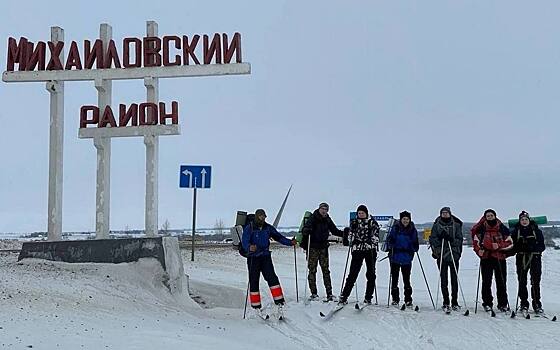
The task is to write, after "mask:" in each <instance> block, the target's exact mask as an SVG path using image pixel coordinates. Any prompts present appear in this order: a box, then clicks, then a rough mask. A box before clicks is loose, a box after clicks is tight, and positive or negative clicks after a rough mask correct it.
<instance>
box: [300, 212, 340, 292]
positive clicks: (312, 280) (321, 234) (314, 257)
mask: <svg viewBox="0 0 560 350" xmlns="http://www.w3.org/2000/svg"><path fill="white" fill-rule="evenodd" d="M328 212H329V205H328V204H327V203H321V204H319V208H318V209H316V210H315V211H314V212H313V215H311V217H310V218H309V220H307V222H306V224H305V226H304V227H303V237H302V240H301V243H300V246H301V247H302V248H303V249H304V250H306V251H307V248H308V247H309V251H308V252H307V268H308V270H309V274H308V276H307V280H308V282H309V290H310V292H311V296H310V300H317V299H318V298H319V295H318V294H317V280H316V275H317V264H319V265H320V266H321V271H322V272H323V283H324V285H325V291H326V294H327V297H326V299H325V301H333V300H334V299H335V297H334V295H333V293H332V282H331V272H330V270H329V241H328V239H329V233H332V234H333V235H335V236H338V237H342V236H343V233H344V232H343V231H341V230H339V229H338V228H337V227H336V225H335V224H334V222H333V221H332V219H331V217H330V216H329V214H328Z"/></svg>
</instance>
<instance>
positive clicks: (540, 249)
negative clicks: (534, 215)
mask: <svg viewBox="0 0 560 350" xmlns="http://www.w3.org/2000/svg"><path fill="white" fill-rule="evenodd" d="M535 235H536V236H537V242H536V245H535V249H536V250H537V252H539V253H542V252H544V250H545V248H546V246H545V244H544V235H543V233H542V231H541V229H540V228H538V227H537V228H536V229H535Z"/></svg>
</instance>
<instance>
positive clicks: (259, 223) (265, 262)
mask: <svg viewBox="0 0 560 350" xmlns="http://www.w3.org/2000/svg"><path fill="white" fill-rule="evenodd" d="M265 219H266V213H265V211H264V210H263V209H257V211H255V220H254V221H253V222H251V223H250V224H249V225H247V226H245V229H244V230H243V238H242V244H243V248H244V249H245V251H247V252H248V254H247V267H248V268H249V291H250V297H249V300H250V301H251V307H253V308H254V309H257V310H259V311H260V309H261V295H260V291H259V279H260V275H261V273H262V275H263V277H264V279H265V280H266V281H267V282H268V286H269V287H270V292H271V294H272V298H273V299H274V303H275V304H276V305H277V307H278V313H279V314H280V315H281V314H282V306H283V305H284V302H285V301H284V293H283V292H282V287H281V286H280V281H279V280H278V276H277V275H276V273H275V272H274V265H273V264H272V258H271V256H270V250H269V247H270V238H272V239H274V240H275V241H278V242H279V243H281V244H283V245H287V246H295V245H296V240H295V239H292V240H289V239H288V238H286V237H284V236H282V235H281V234H280V233H278V231H276V229H275V228H274V226H272V225H269V224H268V223H266V222H265Z"/></svg>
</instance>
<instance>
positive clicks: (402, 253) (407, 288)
mask: <svg viewBox="0 0 560 350" xmlns="http://www.w3.org/2000/svg"><path fill="white" fill-rule="evenodd" d="M399 216H400V220H399V221H398V222H397V223H396V224H395V225H394V226H393V227H392V228H391V232H389V235H388V236H387V248H388V249H389V260H390V262H391V297H392V299H393V302H392V304H393V305H398V304H399V301H400V297H399V270H400V271H401V272H402V276H403V283H404V302H405V304H406V306H407V307H412V286H411V285H410V272H411V270H412V259H413V258H414V253H415V252H417V251H418V247H419V245H418V231H416V227H415V226H414V223H413V222H412V220H411V215H410V213H409V212H408V211H403V212H402V213H400V215H399Z"/></svg>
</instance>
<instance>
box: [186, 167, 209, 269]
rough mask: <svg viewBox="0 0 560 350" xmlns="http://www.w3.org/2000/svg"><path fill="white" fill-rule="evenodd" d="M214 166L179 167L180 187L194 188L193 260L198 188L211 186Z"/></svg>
mask: <svg viewBox="0 0 560 350" xmlns="http://www.w3.org/2000/svg"><path fill="white" fill-rule="evenodd" d="M211 178H212V167H211V166H208V165H181V167H180V169H179V187H180V188H193V189H194V192H193V214H192V219H193V221H192V242H191V261H194V235H195V233H196V190H197V189H198V188H210V183H211V181H210V180H211Z"/></svg>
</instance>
